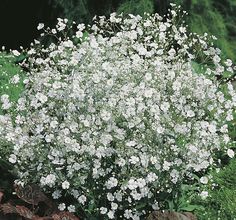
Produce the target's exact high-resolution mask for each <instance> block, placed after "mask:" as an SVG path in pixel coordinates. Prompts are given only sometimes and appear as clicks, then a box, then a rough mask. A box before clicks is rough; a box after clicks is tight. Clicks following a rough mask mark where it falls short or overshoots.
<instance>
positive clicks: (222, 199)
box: [196, 159, 236, 220]
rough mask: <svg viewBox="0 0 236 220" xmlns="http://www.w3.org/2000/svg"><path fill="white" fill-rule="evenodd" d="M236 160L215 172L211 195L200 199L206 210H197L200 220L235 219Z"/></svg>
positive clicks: (210, 190)
mask: <svg viewBox="0 0 236 220" xmlns="http://www.w3.org/2000/svg"><path fill="white" fill-rule="evenodd" d="M235 170H236V160H235V159H232V160H231V162H230V163H229V165H227V166H226V167H225V168H223V169H222V170H221V171H220V172H219V173H217V172H215V173H213V181H214V184H215V187H214V188H213V189H211V188H210V187H209V195H210V197H209V198H208V199H206V200H203V201H201V202H200V201H198V202H199V203H200V204H201V205H202V206H204V207H205V211H204V212H203V211H196V214H197V215H198V217H199V220H208V219H209V220H213V219H219V220H225V219H229V220H233V219H234V217H235V216H236V197H235V195H236V175H235Z"/></svg>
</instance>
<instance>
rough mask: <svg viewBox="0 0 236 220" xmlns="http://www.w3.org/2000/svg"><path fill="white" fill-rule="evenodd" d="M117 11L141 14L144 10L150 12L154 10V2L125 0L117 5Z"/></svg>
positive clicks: (150, 0)
mask: <svg viewBox="0 0 236 220" xmlns="http://www.w3.org/2000/svg"><path fill="white" fill-rule="evenodd" d="M117 12H118V13H124V14H135V15H137V14H140V15H143V14H144V12H147V13H150V14H151V13H153V12H154V2H153V1H152V0H128V1H127V0H126V1H123V3H122V4H121V5H120V6H119V7H118V9H117Z"/></svg>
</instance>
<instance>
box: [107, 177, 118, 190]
mask: <svg viewBox="0 0 236 220" xmlns="http://www.w3.org/2000/svg"><path fill="white" fill-rule="evenodd" d="M117 184H118V180H117V179H116V178H114V177H111V178H110V179H109V180H108V181H107V182H106V187H107V189H111V188H114V187H116V186H117Z"/></svg>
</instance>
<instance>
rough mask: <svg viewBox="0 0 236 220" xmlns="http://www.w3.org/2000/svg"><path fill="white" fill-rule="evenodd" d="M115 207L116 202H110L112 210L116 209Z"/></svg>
mask: <svg viewBox="0 0 236 220" xmlns="http://www.w3.org/2000/svg"><path fill="white" fill-rule="evenodd" d="M117 208H118V204H117V203H114V202H112V203H111V209H112V210H116V209H117Z"/></svg>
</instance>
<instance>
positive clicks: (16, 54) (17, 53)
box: [12, 50, 20, 57]
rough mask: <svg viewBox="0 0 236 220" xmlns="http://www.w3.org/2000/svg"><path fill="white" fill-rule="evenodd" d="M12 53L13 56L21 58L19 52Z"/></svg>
mask: <svg viewBox="0 0 236 220" xmlns="http://www.w3.org/2000/svg"><path fill="white" fill-rule="evenodd" d="M12 53H13V55H14V56H16V57H18V56H20V52H19V51H17V50H13V51H12Z"/></svg>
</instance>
